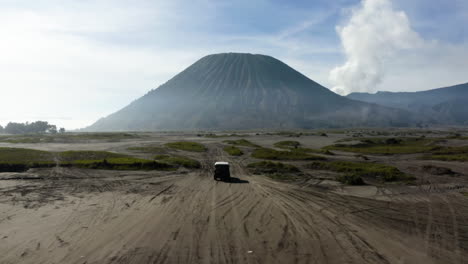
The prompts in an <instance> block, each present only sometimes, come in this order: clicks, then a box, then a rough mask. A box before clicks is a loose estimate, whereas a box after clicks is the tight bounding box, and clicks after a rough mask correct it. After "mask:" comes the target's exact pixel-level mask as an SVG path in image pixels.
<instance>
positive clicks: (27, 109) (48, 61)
mask: <svg viewBox="0 0 468 264" xmlns="http://www.w3.org/2000/svg"><path fill="white" fill-rule="evenodd" d="M110 6H111V5H110ZM74 8H76V9H75V10H56V9H46V10H35V9H0V36H1V37H2V41H0V58H1V60H0V72H1V73H2V74H1V75H0V90H1V95H2V96H1V103H0V124H2V125H5V124H6V123H7V122H10V121H17V122H19V121H35V120H36V119H42V120H47V121H49V122H56V124H57V125H59V126H66V127H67V128H69V129H73V128H79V127H83V126H85V125H89V124H90V123H92V121H94V120H96V119H98V118H100V117H102V116H104V115H107V114H110V113H111V112H114V111H116V110H118V109H119V108H121V107H123V106H125V105H127V104H128V103H129V102H130V101H131V100H133V99H136V98H137V97H139V96H141V95H143V94H144V93H146V92H147V91H148V90H150V89H153V88H156V87H157V86H158V85H159V84H162V83H163V82H165V81H166V80H167V79H169V78H170V77H172V75H173V74H174V73H175V72H177V71H180V70H181V69H183V67H186V66H188V65H189V64H190V63H191V62H193V60H194V59H196V58H198V57H199V56H200V55H199V54H198V53H193V52H179V51H178V52H176V51H173V50H168V49H161V50H157V47H154V48H148V47H145V46H143V47H140V46H131V45H122V44H121V43H113V42H112V41H107V42H106V41H99V38H96V37H95V36H90V35H93V34H98V35H99V34H101V33H105V34H114V33H118V34H125V33H126V32H127V31H138V30H145V29H144V27H145V26H146V25H147V24H146V22H144V21H145V20H147V19H149V18H148V16H149V15H148V12H147V11H145V9H135V10H132V8H130V9H128V8H127V7H122V6H121V7H120V8H118V7H114V8H111V9H103V8H104V7H102V8H99V5H98V6H94V5H93V6H85V7H83V6H74ZM91 8H93V9H92V10H93V11H89V10H91ZM86 9H89V10H88V11H89V12H86ZM152 10H155V11H153V12H151V16H150V17H152V19H157V18H158V16H157V12H156V11H158V8H153V9H152ZM159 11H161V13H166V12H162V11H163V10H159ZM101 15H102V16H101ZM153 15H155V16H153ZM138 16H140V19H137V18H138ZM160 16H163V14H161V15H160ZM134 21H137V22H134ZM142 21H143V22H142ZM165 22H167V21H165ZM156 24H158V23H153V24H152V25H156ZM118 34H117V35H118ZM99 36H101V35H99ZM123 37H124V36H123ZM57 113H58V114H57ZM55 115H60V116H65V117H67V118H55V117H54V116H55ZM41 117H42V118H41ZM68 117H71V118H68Z"/></svg>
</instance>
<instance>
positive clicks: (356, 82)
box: [329, 0, 422, 94]
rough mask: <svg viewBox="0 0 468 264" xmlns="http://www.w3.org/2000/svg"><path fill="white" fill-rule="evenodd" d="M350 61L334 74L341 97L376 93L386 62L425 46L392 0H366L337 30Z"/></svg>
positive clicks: (334, 71)
mask: <svg viewBox="0 0 468 264" xmlns="http://www.w3.org/2000/svg"><path fill="white" fill-rule="evenodd" d="M337 31H338V34H339V36H340V38H341V41H342V45H343V48H344V52H345V54H346V62H345V64H344V65H342V66H339V67H336V68H334V69H333V70H332V71H331V72H330V77H329V78H330V81H331V82H332V84H333V85H334V87H333V90H334V91H335V92H337V93H340V94H347V93H349V92H373V91H375V90H376V89H377V86H378V84H380V83H381V82H382V80H383V78H384V76H385V72H386V63H387V62H388V61H389V60H391V59H392V58H393V57H394V56H396V55H397V54H398V52H399V51H401V50H405V49H416V48H418V47H420V46H421V45H422V40H421V38H420V37H419V35H418V34H417V33H416V32H414V31H413V30H412V29H411V26H410V23H409V20H408V18H407V16H406V14H405V13H404V12H402V11H395V10H394V9H393V7H392V4H391V2H390V0H363V1H362V3H361V6H359V7H358V8H356V9H354V10H353V11H352V16H351V18H350V20H349V21H348V23H347V24H346V25H345V26H343V27H337Z"/></svg>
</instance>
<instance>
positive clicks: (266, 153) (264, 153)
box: [252, 148, 325, 160]
mask: <svg viewBox="0 0 468 264" xmlns="http://www.w3.org/2000/svg"><path fill="white" fill-rule="evenodd" d="M252 157H254V158H257V159H269V160H325V158H324V157H320V156H316V155H312V154H308V153H305V152H303V151H295V150H291V151H278V150H274V149H269V148H258V149H256V150H254V152H253V153H252Z"/></svg>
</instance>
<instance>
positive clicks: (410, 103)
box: [347, 83, 468, 124]
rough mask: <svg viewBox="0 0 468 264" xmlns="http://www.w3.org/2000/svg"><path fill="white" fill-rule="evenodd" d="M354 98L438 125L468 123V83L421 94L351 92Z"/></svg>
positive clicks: (349, 96) (350, 96) (351, 96)
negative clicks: (398, 109) (409, 114)
mask: <svg viewBox="0 0 468 264" xmlns="http://www.w3.org/2000/svg"><path fill="white" fill-rule="evenodd" d="M347 97H348V98H350V99H354V100H359V101H363V102H368V103H376V104H379V105H383V106H388V107H394V108H400V109H404V110H407V111H411V112H413V113H415V114H417V115H418V116H420V117H422V118H425V119H426V120H429V121H430V123H437V124H468V107H466V103H468V83H465V84H459V85H455V86H450V87H444V88H438V89H433V90H427V91H421V92H396V93H393V92H377V93H376V94H369V93H351V94H349V95H348V96H347Z"/></svg>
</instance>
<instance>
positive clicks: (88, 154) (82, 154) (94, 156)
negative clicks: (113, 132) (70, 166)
mask: <svg viewBox="0 0 468 264" xmlns="http://www.w3.org/2000/svg"><path fill="white" fill-rule="evenodd" d="M58 154H59V157H60V161H63V162H70V161H75V160H104V159H111V158H130V157H129V156H128V155H124V154H119V153H113V152H107V151H90V150H79V151H75V150H70V151H64V152H59V153H58Z"/></svg>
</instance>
